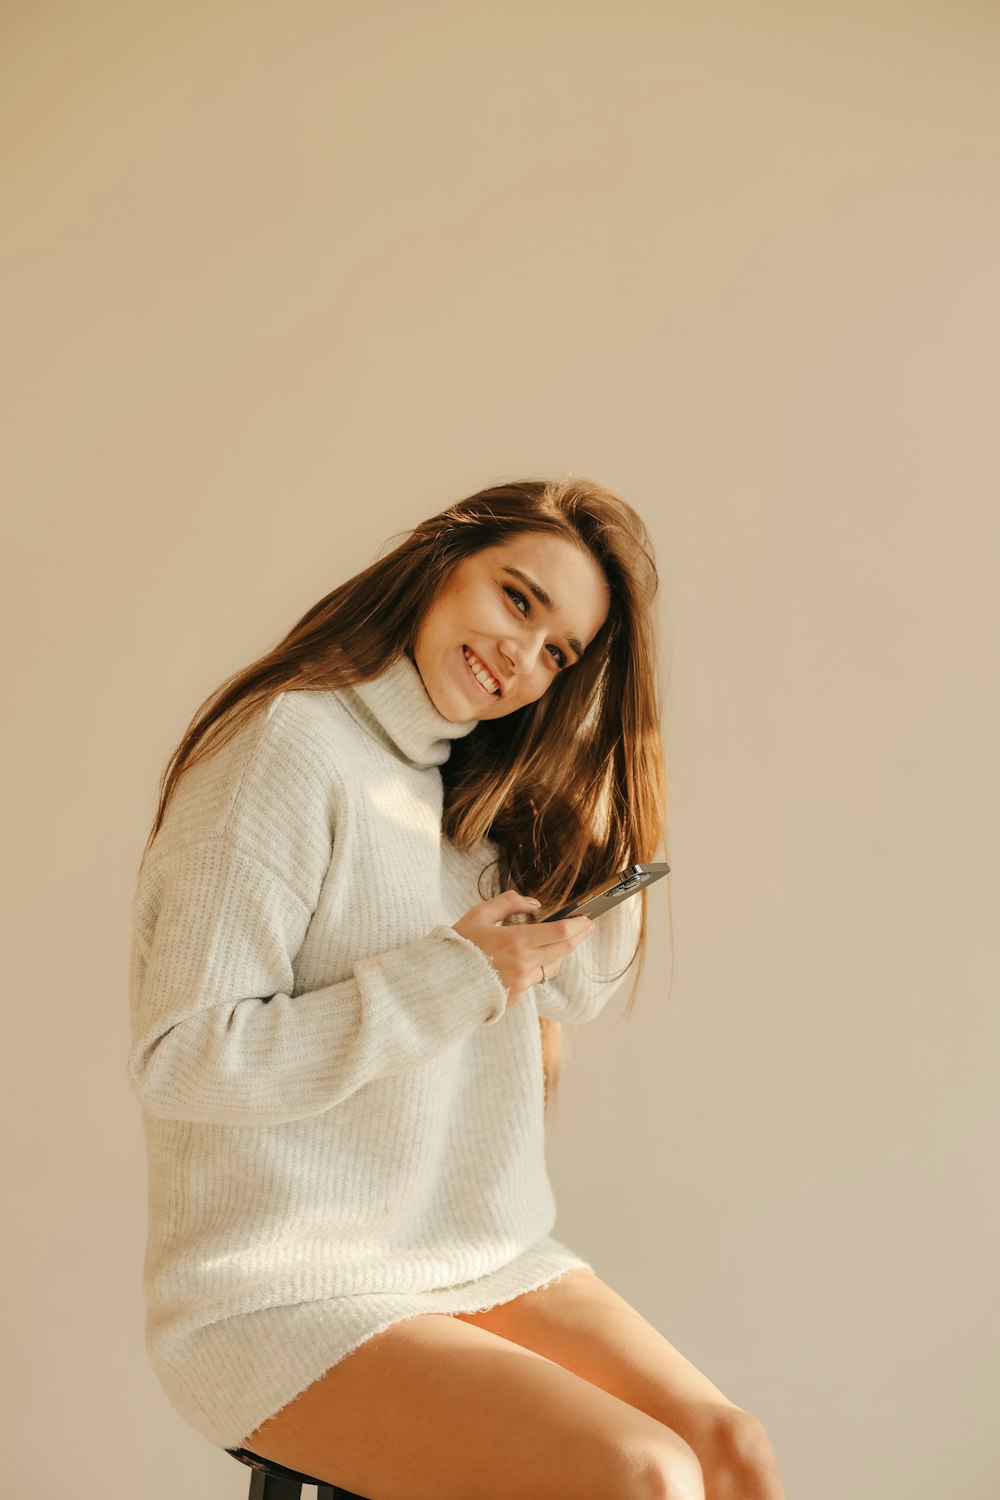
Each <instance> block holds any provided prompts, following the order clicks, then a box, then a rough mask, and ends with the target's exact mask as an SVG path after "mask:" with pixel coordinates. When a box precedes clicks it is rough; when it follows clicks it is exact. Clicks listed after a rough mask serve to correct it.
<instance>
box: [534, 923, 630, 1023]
mask: <svg viewBox="0 0 1000 1500" xmlns="http://www.w3.org/2000/svg"><path fill="white" fill-rule="evenodd" d="M641 915H642V910H641V907H640V906H639V902H638V901H636V900H629V901H619V903H618V905H617V906H613V907H612V908H611V910H610V911H607V912H605V913H604V915H603V916H600V917H598V918H597V920H596V922H595V923H594V930H593V932H592V933H591V935H590V937H589V938H588V939H587V940H586V942H584V943H581V944H580V946H579V947H578V948H574V949H573V952H572V953H567V955H566V957H565V958H564V959H563V961H562V963H561V964H560V965H559V973H558V974H557V975H556V976H555V977H554V978H553V979H550V980H548V981H547V982H546V983H545V984H539V985H536V986H535V988H534V990H533V991H532V993H533V995H534V997H535V1004H536V1006H537V1009H538V1014H539V1015H540V1016H542V1017H543V1018H544V1019H545V1020H547V1021H569V1022H584V1021H593V1020H594V1018H595V1017H596V1016H599V1015H600V1013H601V1011H602V1010H603V1009H604V1007H605V1005H606V1004H607V1003H608V1001H609V1000H610V999H611V996H612V995H613V994H614V993H615V992H616V990H618V989H619V988H620V986H621V984H622V983H623V981H624V978H625V975H624V973H622V971H623V970H624V969H625V968H626V966H629V967H631V963H632V959H633V958H634V957H635V953H636V944H637V942H638V940H639V922H640V918H641ZM616 976H617V977H616Z"/></svg>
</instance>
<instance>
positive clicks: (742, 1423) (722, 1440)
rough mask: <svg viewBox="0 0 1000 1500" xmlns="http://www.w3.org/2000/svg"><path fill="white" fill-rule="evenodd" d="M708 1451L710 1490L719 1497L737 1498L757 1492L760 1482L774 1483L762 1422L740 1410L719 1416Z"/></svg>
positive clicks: (773, 1464)
mask: <svg viewBox="0 0 1000 1500" xmlns="http://www.w3.org/2000/svg"><path fill="white" fill-rule="evenodd" d="M710 1452H711V1457H710V1460H709V1464H708V1467H709V1469H710V1474H711V1482H712V1488H713V1491H714V1492H715V1493H717V1494H718V1495H720V1496H727V1497H728V1496H730V1495H732V1496H734V1497H736V1496H741V1495H743V1494H745V1493H747V1492H748V1491H751V1490H752V1491H757V1490H759V1489H760V1487H761V1484H762V1482H766V1481H768V1480H770V1481H772V1482H773V1480H774V1477H775V1476H776V1474H777V1471H778V1465H777V1460H776V1458H775V1456H774V1449H773V1448H772V1447H771V1439H770V1438H769V1437H768V1435H767V1431H766V1429H765V1428H764V1425H763V1423H762V1422H759V1421H758V1420H757V1418H756V1417H753V1416H751V1415H750V1413H749V1412H747V1411H743V1410H742V1409H741V1408H739V1407H733V1408H730V1409H728V1410H727V1411H726V1412H725V1413H724V1414H722V1415H721V1416H720V1418H719V1421H718V1422H717V1423H716V1425H715V1429H714V1431H713V1434H712V1440H711V1443H710ZM769 1493H770V1491H769Z"/></svg>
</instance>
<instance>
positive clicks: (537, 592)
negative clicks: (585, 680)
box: [504, 563, 583, 661]
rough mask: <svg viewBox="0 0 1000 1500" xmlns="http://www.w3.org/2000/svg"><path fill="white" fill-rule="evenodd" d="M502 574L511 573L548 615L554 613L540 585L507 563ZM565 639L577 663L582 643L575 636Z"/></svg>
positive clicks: (581, 652) (580, 654) (552, 605)
mask: <svg viewBox="0 0 1000 1500" xmlns="http://www.w3.org/2000/svg"><path fill="white" fill-rule="evenodd" d="M504 572H505V573H513V575H514V577H515V578H519V579H520V580H521V582H522V583H523V584H526V585H527V587H528V588H529V589H530V590H531V592H532V593H533V594H534V596H535V598H536V599H537V600H538V602H539V604H542V605H544V606H545V608H546V609H547V610H548V611H549V613H550V614H555V613H556V606H555V605H554V604H553V603H552V600H551V599H550V597H549V595H548V594H547V593H546V592H545V590H544V589H543V588H542V585H541V584H540V583H536V582H535V580H534V579H533V578H529V577H528V575H527V573H522V571H521V569H520V568H512V567H511V566H510V565H509V564H508V563H504ZM566 639H567V640H568V641H569V643H570V645H571V646H572V647H573V650H574V651H575V652H576V659H577V661H579V660H580V657H581V656H582V655H583V643H582V642H581V641H580V640H579V639H578V638H577V637H576V636H575V635H568V636H567V637H566Z"/></svg>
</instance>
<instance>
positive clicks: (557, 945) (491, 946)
mask: <svg viewBox="0 0 1000 1500" xmlns="http://www.w3.org/2000/svg"><path fill="white" fill-rule="evenodd" d="M539 905H540V902H538V901H536V900H535V898H534V897H533V896H520V895H518V893H517V891H504V892H503V894H502V895H500V896H494V897H493V898H492V899H491V900H489V901H482V902H480V904H479V905H478V906H473V907H470V908H469V910H468V911H467V912H466V913H465V916H464V917H460V918H459V920H458V921H457V922H454V923H453V924H452V926H453V927H454V929H455V931H456V932H457V933H459V934H460V935H461V936H462V937H464V938H468V940H469V942H470V943H475V945H476V947H477V948H481V949H482V951H483V952H484V953H485V954H486V957H487V958H488V959H489V961H490V963H491V964H492V965H493V967H494V969H496V971H497V973H498V974H499V976H500V981H501V983H502V984H503V986H504V988H505V989H506V991H507V1004H508V1005H516V1004H517V1003H518V1001H519V1000H523V999H524V993H525V990H528V989H530V988H531V986H532V985H533V984H540V983H541V980H542V965H543V964H544V966H545V977H546V979H551V978H552V977H553V975H555V974H558V973H559V965H560V964H561V962H562V960H563V959H564V958H565V956H566V954H567V953H571V952H572V951H573V949H574V948H575V947H577V946H578V944H580V943H582V942H583V940H584V938H586V937H589V936H590V932H591V929H592V928H593V925H594V923H593V921H592V920H591V918H590V917H564V918H563V920H562V921H561V922H537V923H535V922H513V923H511V925H510V926H509V927H502V926H501V925H500V924H501V922H503V921H504V919H505V918H506V917H511V916H513V915H514V913H515V912H535V911H537V910H538V907H539Z"/></svg>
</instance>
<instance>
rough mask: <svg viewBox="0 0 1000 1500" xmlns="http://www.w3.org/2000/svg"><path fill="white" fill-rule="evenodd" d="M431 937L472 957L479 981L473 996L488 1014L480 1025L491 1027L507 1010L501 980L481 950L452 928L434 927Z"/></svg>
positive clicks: (505, 992) (505, 996) (504, 989)
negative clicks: (480, 1000) (457, 945)
mask: <svg viewBox="0 0 1000 1500" xmlns="http://www.w3.org/2000/svg"><path fill="white" fill-rule="evenodd" d="M431 936H432V937H436V938H441V939H443V940H444V941H445V942H448V943H458V944H461V946H462V947H463V948H464V949H466V950H467V952H468V953H469V954H470V955H472V956H474V961H475V965H476V968H477V969H478V975H477V979H478V980H479V983H478V984H477V985H476V989H475V994H476V996H477V998H481V999H482V1000H483V1002H484V1003H485V1004H486V1005H487V1006H488V1007H489V1014H488V1015H486V1016H484V1018H483V1023H482V1024H483V1025H484V1026H491V1025H492V1024H493V1023H494V1022H495V1021H499V1020H500V1018H501V1016H502V1015H503V1014H504V1012H505V1011H506V1009H507V990H506V988H505V986H504V983H503V980H502V979H501V978H500V975H499V974H498V973H497V971H496V969H495V968H494V967H493V965H492V963H491V962H490V960H489V959H488V958H487V957H486V954H485V953H484V952H483V950H482V948H480V947H479V946H478V944H476V943H474V942H472V941H471V939H469V938H467V937H463V936H462V934H461V933H460V932H456V931H455V929H454V927H446V926H444V925H443V924H442V925H441V926H439V927H435V928H434V929H433V931H432V933H431Z"/></svg>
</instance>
